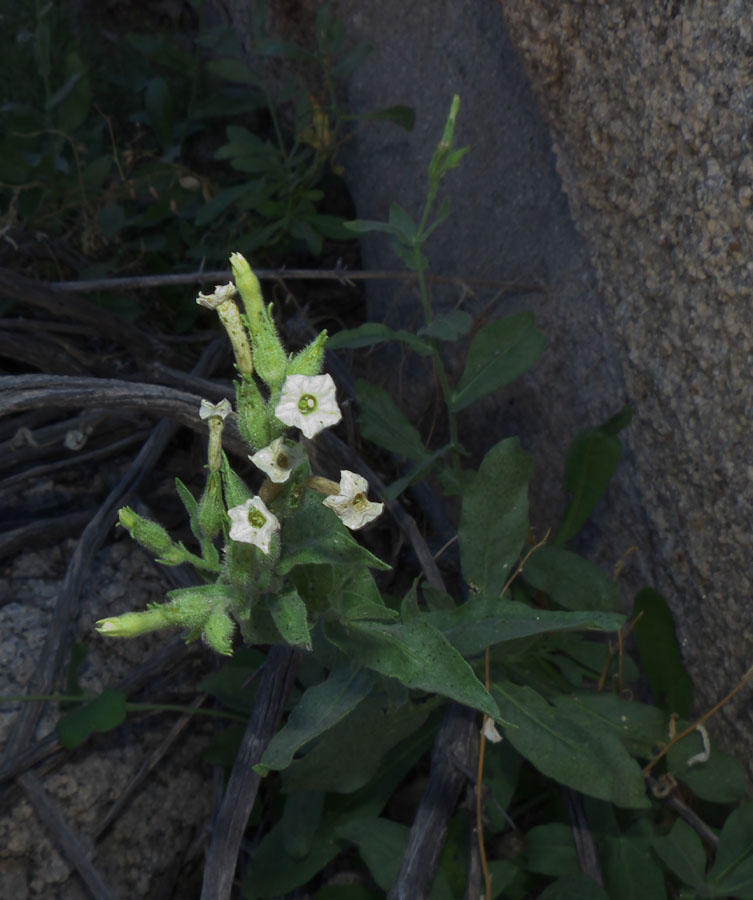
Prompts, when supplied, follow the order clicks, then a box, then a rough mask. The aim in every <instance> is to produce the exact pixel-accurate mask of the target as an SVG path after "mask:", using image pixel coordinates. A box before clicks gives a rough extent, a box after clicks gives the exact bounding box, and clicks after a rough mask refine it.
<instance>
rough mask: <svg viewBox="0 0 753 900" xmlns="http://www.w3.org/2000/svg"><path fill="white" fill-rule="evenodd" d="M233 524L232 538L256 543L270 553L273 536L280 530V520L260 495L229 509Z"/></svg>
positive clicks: (262, 549) (245, 542) (263, 550)
mask: <svg viewBox="0 0 753 900" xmlns="http://www.w3.org/2000/svg"><path fill="white" fill-rule="evenodd" d="M228 515H229V516H230V518H231V519H232V522H233V524H232V525H231V526H230V538H231V539H232V540H234V541H241V542H242V543H244V544H255V545H256V546H257V547H258V548H259V549H260V550H261V551H262V552H263V553H267V554H268V553H269V546H270V543H271V541H272V538H273V537H274V536H275V535H276V534H277V533H278V532H279V531H280V522H279V520H278V518H277V516H275V515H273V514H272V513H271V512H270V511H269V510H268V509H267V507H266V506H265V505H264V502H263V501H262V500H261V499H260V498H259V497H252V498H251V499H250V500H246V502H245V503H242V504H241V505H240V506H234V507H233V508H232V509H229V510H228Z"/></svg>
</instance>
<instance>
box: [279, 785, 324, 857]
mask: <svg viewBox="0 0 753 900" xmlns="http://www.w3.org/2000/svg"><path fill="white" fill-rule="evenodd" d="M323 808H324V792H323V791H298V792H297V793H295V794H288V796H287V797H286V798H285V806H284V808H283V811H282V817H281V818H280V826H281V827H282V843H283V846H284V847H285V852H286V853H287V854H288V855H289V856H291V857H292V858H293V859H305V858H306V857H307V856H308V855H309V853H311V849H312V846H313V843H314V839H315V837H316V832H317V830H318V828H319V825H320V823H321V821H322V810H323Z"/></svg>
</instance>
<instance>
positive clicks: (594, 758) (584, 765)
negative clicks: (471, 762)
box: [492, 681, 651, 809]
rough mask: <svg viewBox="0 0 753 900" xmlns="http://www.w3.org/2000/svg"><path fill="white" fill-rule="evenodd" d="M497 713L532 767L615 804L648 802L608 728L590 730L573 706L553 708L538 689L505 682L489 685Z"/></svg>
mask: <svg viewBox="0 0 753 900" xmlns="http://www.w3.org/2000/svg"><path fill="white" fill-rule="evenodd" d="M492 694H493V695H494V698H495V699H496V700H497V703H498V705H499V708H500V712H501V713H502V715H503V716H504V717H505V719H506V720H507V721H508V722H511V723H512V724H513V725H514V726H517V727H512V728H505V737H506V738H507V740H509V741H510V743H511V744H512V745H513V747H515V749H516V750H517V751H518V753H520V754H521V756H524V757H525V758H526V759H527V760H528V761H529V762H531V763H532V764H533V765H534V766H536V768H537V769H538V770H539V771H540V772H542V773H543V774H544V775H547V776H548V777H549V778H553V779H555V780H556V781H558V782H560V783H561V784H565V785H567V786H568V787H571V788H574V789H575V790H577V791H581V793H584V794H588V795H589V796H591V797H597V798H598V799H600V800H608V801H609V802H611V803H614V804H615V805H617V806H624V807H628V808H631V809H643V808H646V807H649V806H650V805H651V804H650V802H649V800H648V798H647V797H646V788H645V784H644V780H643V775H642V773H641V770H640V767H639V766H638V763H636V761H635V760H634V759H633V758H632V757H631V756H630V755H629V754H628V752H627V750H625V748H624V746H623V744H622V742H621V741H620V740H619V738H618V737H616V736H615V735H614V734H613V733H612V732H611V731H610V730H608V729H604V730H601V729H598V730H596V731H594V729H593V727H592V726H593V717H592V716H588V717H587V718H585V717H584V718H581V717H580V716H579V714H578V712H579V711H578V707H577V705H575V704H567V705H566V707H565V708H560V707H556V706H552V705H550V704H549V703H547V701H546V700H545V699H544V698H543V697H542V696H541V695H540V694H538V693H537V692H536V691H534V690H533V689H532V688H530V687H527V686H520V685H516V684H513V683H512V682H509V681H501V682H495V683H493V684H492Z"/></svg>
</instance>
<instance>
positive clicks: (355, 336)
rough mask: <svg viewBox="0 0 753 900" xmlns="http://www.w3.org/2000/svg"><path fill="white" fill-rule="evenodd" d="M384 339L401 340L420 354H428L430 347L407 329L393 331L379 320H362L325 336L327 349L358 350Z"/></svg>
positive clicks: (379, 342) (382, 341) (380, 342)
mask: <svg viewBox="0 0 753 900" xmlns="http://www.w3.org/2000/svg"><path fill="white" fill-rule="evenodd" d="M385 341H402V342H403V343H404V344H408V346H409V347H411V349H413V350H415V351H416V353H418V354H419V355H421V356H429V355H430V354H431V347H430V346H429V345H428V344H427V343H425V342H424V341H422V340H421V339H420V338H417V337H415V335H412V334H411V333H410V332H408V331H402V330H401V331H393V330H392V329H391V328H388V327H387V326H386V325H382V324H381V323H380V322H364V323H363V325H359V326H358V328H349V329H344V330H343V331H338V332H336V333H335V334H333V335H331V336H330V337H329V338H327V349H328V350H346V349H347V350H358V349H360V348H361V347H372V346H374V344H383V343H384V342H385Z"/></svg>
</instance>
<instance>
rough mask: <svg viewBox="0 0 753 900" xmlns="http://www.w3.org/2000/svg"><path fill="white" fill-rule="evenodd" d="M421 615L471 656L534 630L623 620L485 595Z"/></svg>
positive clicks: (615, 624)
mask: <svg viewBox="0 0 753 900" xmlns="http://www.w3.org/2000/svg"><path fill="white" fill-rule="evenodd" d="M424 617H425V619H426V620H427V621H429V622H431V624H432V625H434V627H435V628H437V629H439V631H441V632H442V634H443V635H444V636H445V637H446V638H447V640H448V641H449V642H450V643H451V644H452V646H453V647H455V649H456V650H458V651H459V652H460V653H462V655H463V656H474V655H475V654H477V653H481V652H483V651H484V650H485V649H486V648H487V647H489V646H492V645H494V644H501V643H503V642H504V641H517V640H520V638H526V637H531V636H532V635H536V634H545V633H547V632H551V631H590V630H596V631H619V629H620V628H621V627H622V626H623V624H624V623H625V617H624V616H621V615H619V614H617V613H607V612H600V611H598V610H596V611H590V610H585V611H576V612H563V611H560V610H549V609H532V608H531V607H530V606H526V605H525V604H524V603H517V602H515V601H514V600H504V599H502V600H500V599H499V598H498V597H491V598H489V597H486V596H481V597H471V599H470V600H468V602H467V603H463V604H462V606H459V607H458V608H457V609H453V610H439V611H436V612H429V613H425V616H424Z"/></svg>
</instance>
